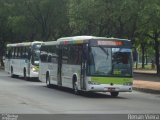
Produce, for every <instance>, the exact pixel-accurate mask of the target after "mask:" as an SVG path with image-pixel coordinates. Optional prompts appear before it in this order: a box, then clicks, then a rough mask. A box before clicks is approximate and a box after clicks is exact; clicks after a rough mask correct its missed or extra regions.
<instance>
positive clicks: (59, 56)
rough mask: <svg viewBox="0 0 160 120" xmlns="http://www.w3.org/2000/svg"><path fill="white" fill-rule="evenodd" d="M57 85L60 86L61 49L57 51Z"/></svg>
mask: <svg viewBox="0 0 160 120" xmlns="http://www.w3.org/2000/svg"><path fill="white" fill-rule="evenodd" d="M57 85H59V86H62V48H61V47H60V49H59V50H58V70H57Z"/></svg>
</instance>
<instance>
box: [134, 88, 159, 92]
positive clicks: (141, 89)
mask: <svg viewBox="0 0 160 120" xmlns="http://www.w3.org/2000/svg"><path fill="white" fill-rule="evenodd" d="M133 90H136V91H140V92H145V93H152V94H160V90H153V89H147V88H137V87H133Z"/></svg>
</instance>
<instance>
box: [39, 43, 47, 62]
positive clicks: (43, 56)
mask: <svg viewBox="0 0 160 120" xmlns="http://www.w3.org/2000/svg"><path fill="white" fill-rule="evenodd" d="M47 47H48V46H42V47H41V52H40V60H41V62H47V58H48V55H47Z"/></svg>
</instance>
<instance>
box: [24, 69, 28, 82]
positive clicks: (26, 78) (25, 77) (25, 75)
mask: <svg viewBox="0 0 160 120" xmlns="http://www.w3.org/2000/svg"><path fill="white" fill-rule="evenodd" d="M23 76H24V79H25V80H29V78H28V77H27V73H26V69H24V71H23Z"/></svg>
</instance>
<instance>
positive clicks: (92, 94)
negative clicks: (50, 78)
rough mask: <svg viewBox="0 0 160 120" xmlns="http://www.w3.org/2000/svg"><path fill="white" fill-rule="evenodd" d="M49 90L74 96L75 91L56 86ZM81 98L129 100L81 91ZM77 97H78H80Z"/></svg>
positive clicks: (107, 94) (108, 94) (106, 94)
mask: <svg viewBox="0 0 160 120" xmlns="http://www.w3.org/2000/svg"><path fill="white" fill-rule="evenodd" d="M43 87H45V88H48V87H47V86H43ZM49 89H53V90H58V91H62V92H67V93H71V94H74V92H73V90H72V89H70V88H66V87H60V86H56V85H52V86H51V87H49ZM78 95H79V96H82V97H87V98H114V99H127V98H124V97H112V96H111V95H110V93H109V92H107V93H95V92H85V91H81V92H79V94H78ZM78 95H77V96H78Z"/></svg>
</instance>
